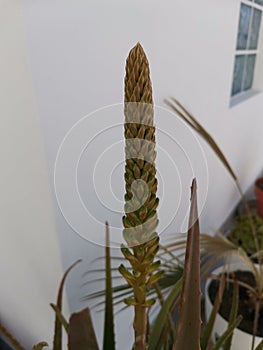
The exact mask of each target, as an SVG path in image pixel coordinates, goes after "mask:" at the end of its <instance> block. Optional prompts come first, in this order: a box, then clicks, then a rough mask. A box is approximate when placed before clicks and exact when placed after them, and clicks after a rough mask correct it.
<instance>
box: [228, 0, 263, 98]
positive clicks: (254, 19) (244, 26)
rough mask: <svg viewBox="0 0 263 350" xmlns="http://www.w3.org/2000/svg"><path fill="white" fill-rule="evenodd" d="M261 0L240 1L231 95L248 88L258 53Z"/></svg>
mask: <svg viewBox="0 0 263 350" xmlns="http://www.w3.org/2000/svg"><path fill="white" fill-rule="evenodd" d="M262 10H263V0H246V1H242V2H241V7H240V17H239V24H238V35H237V45H236V53H235V64H234V73H233V83H232V92H231V96H232V97H233V96H236V95H237V94H240V93H242V92H245V91H247V90H250V89H251V88H252V85H253V78H254V69H255V63H256V58H257V55H258V53H259V52H258V40H259V32H260V23H261V17H262Z"/></svg>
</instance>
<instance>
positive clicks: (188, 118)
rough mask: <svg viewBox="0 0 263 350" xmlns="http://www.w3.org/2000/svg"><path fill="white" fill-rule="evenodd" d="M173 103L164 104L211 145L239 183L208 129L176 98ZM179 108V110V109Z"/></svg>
mask: <svg viewBox="0 0 263 350" xmlns="http://www.w3.org/2000/svg"><path fill="white" fill-rule="evenodd" d="M171 100H172V101H173V102H170V101H168V100H165V101H164V102H165V103H166V104H167V105H168V106H169V107H171V108H172V109H173V110H174V111H175V112H176V113H177V114H178V115H179V116H180V117H181V118H182V119H183V120H184V121H185V122H186V123H187V124H188V125H189V126H191V127H192V128H193V129H194V130H195V131H196V132H197V133H198V134H199V135H200V136H202V137H203V139H204V140H205V141H206V142H207V143H208V144H209V145H210V147H211V148H212V150H213V151H214V152H215V153H216V155H217V156H218V158H219V159H220V160H221V162H222V163H223V165H224V166H225V167H226V169H227V170H228V172H229V173H230V175H231V176H232V178H233V179H234V181H237V176H236V174H235V173H234V171H233V169H232V168H231V166H230V164H229V162H228V160H227V159H226V157H225V156H224V154H223V152H222V151H221V149H220V148H219V146H218V145H217V143H216V142H215V140H214V139H213V138H212V136H211V135H210V134H209V133H208V132H207V131H206V129H205V128H204V127H203V126H202V125H201V124H200V123H199V122H198V121H197V120H196V119H195V118H194V117H193V115H192V114H191V113H190V112H189V111H188V110H187V109H186V108H185V107H184V106H183V105H182V104H181V103H180V102H179V101H178V100H176V99H175V98H173V97H172V98H171ZM178 107H179V108H178ZM180 109H181V110H180Z"/></svg>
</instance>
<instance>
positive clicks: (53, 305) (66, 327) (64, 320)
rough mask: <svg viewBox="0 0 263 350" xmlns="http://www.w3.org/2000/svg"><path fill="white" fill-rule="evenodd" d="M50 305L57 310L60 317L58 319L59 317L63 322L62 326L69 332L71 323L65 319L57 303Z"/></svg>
mask: <svg viewBox="0 0 263 350" xmlns="http://www.w3.org/2000/svg"><path fill="white" fill-rule="evenodd" d="M50 306H51V307H52V309H53V310H54V311H55V313H56V316H57V317H58V319H59V321H60V323H61V324H62V326H63V327H64V329H65V331H66V332H67V333H68V327H69V324H68V322H67V320H66V319H65V317H64V316H63V315H62V312H61V311H60V310H59V309H58V307H57V306H56V305H55V304H52V303H51V304H50Z"/></svg>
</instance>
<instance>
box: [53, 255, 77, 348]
mask: <svg viewBox="0 0 263 350" xmlns="http://www.w3.org/2000/svg"><path fill="white" fill-rule="evenodd" d="M80 261H81V260H77V261H76V262H75V263H74V264H72V265H71V266H70V267H69V268H68V269H67V271H66V272H65V273H64V275H63V277H62V280H61V282H60V286H59V290H58V296H57V304H56V306H57V309H58V310H59V311H60V312H62V297H63V288H64V284H65V281H66V278H67V275H68V274H69V272H70V271H71V270H72V269H73V267H75V266H76V265H77V264H78V263H79V262H80ZM53 350H62V324H61V322H60V319H59V317H58V315H57V313H56V319H55V332H54V338H53Z"/></svg>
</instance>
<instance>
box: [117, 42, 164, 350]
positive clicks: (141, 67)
mask: <svg viewBox="0 0 263 350" xmlns="http://www.w3.org/2000/svg"><path fill="white" fill-rule="evenodd" d="M124 103H125V105H124V114H125V125H124V134H125V161H126V166H125V176H124V177H125V184H126V194H125V208H124V209H125V215H124V217H123V226H124V230H123V237H124V239H125V241H126V243H127V246H128V247H127V246H122V248H121V250H122V253H123V255H124V257H125V258H126V259H127V260H128V261H129V263H130V265H131V269H127V268H126V267H124V266H123V265H121V266H120V268H119V271H120V273H121V274H122V275H123V277H124V278H125V279H126V281H127V283H128V284H129V285H131V286H132V288H133V291H134V296H133V298H131V299H126V300H125V302H126V304H127V305H133V306H134V313H135V314H134V322H133V327H134V333H135V342H134V349H135V350H145V349H147V348H148V346H147V314H146V311H147V308H148V307H150V306H152V305H153V304H154V301H155V300H153V299H147V294H148V291H149V289H150V287H151V286H152V285H153V284H154V283H156V282H157V280H158V279H159V278H160V276H161V275H162V272H160V271H159V266H160V263H159V262H157V261H154V259H155V256H156V254H157V252H158V249H159V237H158V235H157V233H156V228H157V225H158V218H157V212H156V208H157V206H158V202H159V200H158V198H157V197H156V191H157V179H156V168H155V157H156V152H155V127H154V118H153V115H154V113H153V99H152V85H151V80H150V70H149V64H148V60H147V57H146V55H145V53H144V51H143V48H142V47H141V45H140V44H139V43H138V44H137V45H136V46H135V47H134V48H133V49H132V50H131V51H130V53H129V55H128V58H127V61H126V76H125V100H124Z"/></svg>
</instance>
